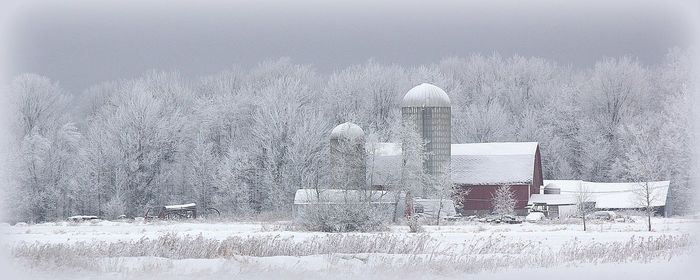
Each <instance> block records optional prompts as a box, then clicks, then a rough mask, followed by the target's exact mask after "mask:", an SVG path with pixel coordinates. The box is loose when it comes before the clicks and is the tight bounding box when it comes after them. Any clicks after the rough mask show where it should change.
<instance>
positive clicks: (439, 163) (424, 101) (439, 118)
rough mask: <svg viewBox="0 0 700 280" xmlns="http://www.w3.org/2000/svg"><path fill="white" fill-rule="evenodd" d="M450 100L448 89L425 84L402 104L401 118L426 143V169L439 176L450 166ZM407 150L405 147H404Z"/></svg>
mask: <svg viewBox="0 0 700 280" xmlns="http://www.w3.org/2000/svg"><path fill="white" fill-rule="evenodd" d="M450 108H451V105H450V97H449V96H447V93H445V91H444V90H442V89H441V88H439V87H437V86H435V85H432V84H427V83H423V84H420V85H418V86H415V87H414V88H412V89H411V90H409V91H408V92H407V93H406V95H404V97H403V101H402V102H401V119H402V122H403V123H404V124H412V125H414V126H415V128H416V129H417V130H418V133H419V134H420V135H421V137H422V138H423V141H424V142H426V146H425V150H426V152H427V154H428V156H427V160H426V161H425V163H424V168H425V170H426V172H427V173H428V174H431V175H434V176H437V175H439V174H442V172H443V171H444V168H445V166H446V165H447V164H449V163H450V153H451V144H452V116H451V109H450ZM404 148H405V147H404Z"/></svg>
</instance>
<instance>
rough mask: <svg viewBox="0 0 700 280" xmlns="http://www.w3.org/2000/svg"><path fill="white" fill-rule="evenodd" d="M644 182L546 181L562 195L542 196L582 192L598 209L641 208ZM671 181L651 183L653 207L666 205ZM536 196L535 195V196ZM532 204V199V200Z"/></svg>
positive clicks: (573, 194) (547, 185)
mask: <svg viewBox="0 0 700 280" xmlns="http://www.w3.org/2000/svg"><path fill="white" fill-rule="evenodd" d="M644 184H645V183H644V182H626V183H598V182H587V181H581V180H545V181H544V185H545V188H557V189H560V190H561V194H559V195H557V194H545V195H541V196H574V197H575V196H576V195H577V194H579V193H581V191H586V192H589V193H590V195H591V200H592V201H595V203H596V206H595V207H596V208H601V209H607V208H617V209H625V208H640V207H641V206H642V205H643V203H641V202H640V201H639V200H640V191H641V189H642V188H643V187H644ZM669 184H670V182H669V181H654V182H649V188H650V189H651V194H652V195H651V197H652V198H653V199H652V201H651V206H654V207H658V206H664V205H666V197H667V195H668V187H669ZM533 196H534V195H533ZM531 202H532V198H531Z"/></svg>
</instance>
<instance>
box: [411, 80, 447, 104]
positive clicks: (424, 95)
mask: <svg viewBox="0 0 700 280" xmlns="http://www.w3.org/2000/svg"><path fill="white" fill-rule="evenodd" d="M401 107H450V97H449V96H447V93H446V92H445V91H444V90H442V89H441V88H439V87H437V86H435V85H432V84H428V83H422V84H420V85H417V86H415V87H413V88H412V89H411V90H409V91H408V92H407V93H406V95H404V97H403V101H402V102H401Z"/></svg>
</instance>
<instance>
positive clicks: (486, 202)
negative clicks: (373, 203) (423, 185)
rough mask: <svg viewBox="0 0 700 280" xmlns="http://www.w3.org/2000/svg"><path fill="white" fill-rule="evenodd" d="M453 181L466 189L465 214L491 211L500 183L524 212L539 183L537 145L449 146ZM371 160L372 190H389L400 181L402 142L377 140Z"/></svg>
mask: <svg viewBox="0 0 700 280" xmlns="http://www.w3.org/2000/svg"><path fill="white" fill-rule="evenodd" d="M451 146H452V147H451V151H452V152H451V153H452V155H451V157H450V158H451V169H452V181H453V182H454V183H455V184H457V185H458V186H460V187H461V188H463V189H469V193H468V195H467V196H466V197H465V198H464V203H463V207H464V208H463V209H462V212H463V214H465V215H472V214H490V213H491V211H492V209H493V205H492V195H493V193H494V192H495V190H496V188H497V187H498V186H500V185H509V186H511V187H512V190H513V192H514V194H515V197H516V205H515V208H516V212H517V214H520V215H524V214H526V213H527V209H526V206H527V203H528V199H529V197H530V195H531V194H537V193H539V191H540V186H541V185H542V182H543V181H542V163H541V159H540V152H539V145H538V144H537V143H535V142H523V143H476V144H452V145H451ZM374 148H375V150H374V151H375V152H374V155H373V158H371V159H370V161H371V162H370V166H369V167H368V169H370V170H371V173H370V182H371V183H372V186H373V188H374V189H392V188H394V187H395V186H396V185H398V184H399V183H400V179H401V178H400V176H401V159H402V154H401V144H398V143H378V144H376V145H375V147H374Z"/></svg>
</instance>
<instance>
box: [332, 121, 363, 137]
mask: <svg viewBox="0 0 700 280" xmlns="http://www.w3.org/2000/svg"><path fill="white" fill-rule="evenodd" d="M364 137H365V132H364V131H363V130H362V128H361V127H360V126H358V125H356V124H354V123H351V122H345V123H341V124H339V125H337V126H336V127H335V128H333V130H331V139H341V138H343V139H358V138H364Z"/></svg>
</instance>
